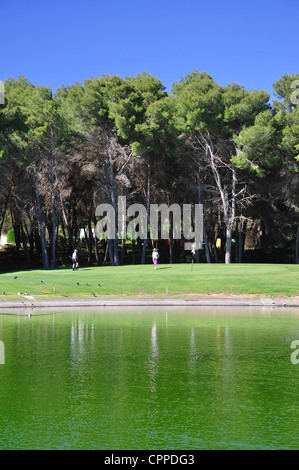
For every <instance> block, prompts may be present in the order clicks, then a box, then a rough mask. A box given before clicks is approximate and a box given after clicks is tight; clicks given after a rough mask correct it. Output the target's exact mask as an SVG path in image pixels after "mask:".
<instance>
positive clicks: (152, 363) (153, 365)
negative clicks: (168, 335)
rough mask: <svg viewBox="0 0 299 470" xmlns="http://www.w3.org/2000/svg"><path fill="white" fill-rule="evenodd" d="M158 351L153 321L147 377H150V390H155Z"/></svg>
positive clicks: (155, 327) (155, 328) (155, 326)
mask: <svg viewBox="0 0 299 470" xmlns="http://www.w3.org/2000/svg"><path fill="white" fill-rule="evenodd" d="M158 363H159V351H158V338H157V325H156V322H154V324H153V326H152V328H151V355H150V357H149V377H150V387H149V388H150V391H151V392H155V391H156V376H157V373H158Z"/></svg>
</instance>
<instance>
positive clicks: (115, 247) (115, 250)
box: [106, 132, 119, 266]
mask: <svg viewBox="0 0 299 470" xmlns="http://www.w3.org/2000/svg"><path fill="white" fill-rule="evenodd" d="M106 142H107V150H108V158H109V176H110V190H111V202H112V207H113V209H114V218H115V237H114V239H113V241H112V242H111V247H112V251H111V255H112V257H113V265H114V266H119V256H118V239H117V232H118V230H117V207H116V196H115V179H114V174H113V160H112V150H111V143H110V140H109V136H108V132H106ZM109 252H110V249H109ZM110 258H111V256H110ZM111 262H112V260H111Z"/></svg>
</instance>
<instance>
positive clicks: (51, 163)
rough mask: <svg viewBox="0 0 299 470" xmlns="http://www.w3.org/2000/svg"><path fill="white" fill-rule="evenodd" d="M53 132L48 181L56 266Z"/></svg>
mask: <svg viewBox="0 0 299 470" xmlns="http://www.w3.org/2000/svg"><path fill="white" fill-rule="evenodd" d="M53 150H54V144H53V134H52V136H51V150H50V181H51V198H52V253H51V268H52V269H53V268H55V267H56V218H57V214H56V203H55V185H54V172H53Z"/></svg>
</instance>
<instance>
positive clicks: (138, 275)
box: [0, 263, 299, 302]
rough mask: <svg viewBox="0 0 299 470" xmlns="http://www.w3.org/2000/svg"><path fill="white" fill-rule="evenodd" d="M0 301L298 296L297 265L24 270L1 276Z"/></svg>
mask: <svg viewBox="0 0 299 470" xmlns="http://www.w3.org/2000/svg"><path fill="white" fill-rule="evenodd" d="M0 295H1V301H2V302H3V301H4V302H5V301H7V300H20V299H22V297H23V296H26V297H29V298H34V299H35V300H49V299H63V300H66V299H67V298H69V299H90V298H98V299H101V298H118V297H119V298H124V297H128V298H196V297H202V296H213V295H217V296H253V297H257V298H258V297H259V296H271V297H287V298H296V297H297V298H299V266H298V265H291V264H288V265H287V264H190V263H189V264H167V265H166V264H164V265H159V266H158V269H157V270H154V269H153V266H152V265H134V266H133V265H132V266H118V267H115V266H105V267H83V268H79V270H78V271H73V270H72V269H71V268H67V269H54V270H24V271H18V272H16V271H15V272H6V273H3V274H0Z"/></svg>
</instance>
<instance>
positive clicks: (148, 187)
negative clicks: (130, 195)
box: [141, 164, 151, 264]
mask: <svg viewBox="0 0 299 470" xmlns="http://www.w3.org/2000/svg"><path fill="white" fill-rule="evenodd" d="M150 203H151V166H150V164H148V174H147V191H146V223H145V238H144V240H143V246H142V257H141V264H145V259H146V247H147V232H148V230H147V226H148V221H149V213H150Z"/></svg>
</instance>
